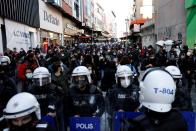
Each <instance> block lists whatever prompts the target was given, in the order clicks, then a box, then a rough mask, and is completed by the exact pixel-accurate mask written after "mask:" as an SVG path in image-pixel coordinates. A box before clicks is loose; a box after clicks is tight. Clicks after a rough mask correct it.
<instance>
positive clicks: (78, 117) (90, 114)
mask: <svg viewBox="0 0 196 131" xmlns="http://www.w3.org/2000/svg"><path fill="white" fill-rule="evenodd" d="M68 99H69V105H68V107H69V116H70V117H69V127H68V129H69V130H70V131H83V130H88V131H91V130H92V131H105V130H107V129H106V128H107V127H106V123H107V122H106V113H105V98H104V96H103V95H102V94H77V95H73V96H69V98H68Z"/></svg>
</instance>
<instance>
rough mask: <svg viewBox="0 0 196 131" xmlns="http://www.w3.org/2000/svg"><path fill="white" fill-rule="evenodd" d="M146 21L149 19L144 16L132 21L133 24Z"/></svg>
mask: <svg viewBox="0 0 196 131" xmlns="http://www.w3.org/2000/svg"><path fill="white" fill-rule="evenodd" d="M146 21H147V19H144V18H140V19H136V20H133V21H131V25H134V24H144V23H145V22H146Z"/></svg>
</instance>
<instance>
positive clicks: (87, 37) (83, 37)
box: [79, 36, 91, 39]
mask: <svg viewBox="0 0 196 131" xmlns="http://www.w3.org/2000/svg"><path fill="white" fill-rule="evenodd" d="M79 38H80V39H89V38H91V37H90V36H80V37H79Z"/></svg>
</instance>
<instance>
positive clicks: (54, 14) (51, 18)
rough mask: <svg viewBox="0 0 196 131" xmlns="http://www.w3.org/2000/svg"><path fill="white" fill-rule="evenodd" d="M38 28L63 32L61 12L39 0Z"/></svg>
mask: <svg viewBox="0 0 196 131" xmlns="http://www.w3.org/2000/svg"><path fill="white" fill-rule="evenodd" d="M39 12H40V28H41V29H45V30H47V31H52V32H57V33H63V24H62V23H63V22H62V20H63V18H62V13H61V12H60V11H58V10H57V9H56V8H54V7H53V6H50V5H49V4H46V3H45V2H44V1H43V0H39Z"/></svg>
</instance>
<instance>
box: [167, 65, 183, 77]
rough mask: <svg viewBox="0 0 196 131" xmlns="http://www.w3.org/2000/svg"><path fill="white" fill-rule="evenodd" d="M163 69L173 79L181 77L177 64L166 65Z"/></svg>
mask: <svg viewBox="0 0 196 131" xmlns="http://www.w3.org/2000/svg"><path fill="white" fill-rule="evenodd" d="M165 70H167V71H168V72H169V73H170V74H171V75H172V77H173V78H174V79H180V78H182V74H181V72H180V69H179V68H178V67H177V66H167V67H166V68H165Z"/></svg>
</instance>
